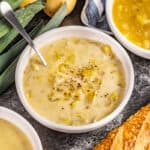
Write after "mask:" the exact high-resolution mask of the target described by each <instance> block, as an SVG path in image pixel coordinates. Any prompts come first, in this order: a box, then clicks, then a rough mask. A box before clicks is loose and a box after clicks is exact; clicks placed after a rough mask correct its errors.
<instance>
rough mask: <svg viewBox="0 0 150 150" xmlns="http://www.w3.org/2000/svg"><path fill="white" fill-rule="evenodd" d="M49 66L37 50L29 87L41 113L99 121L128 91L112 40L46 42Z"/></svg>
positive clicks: (28, 71)
mask: <svg viewBox="0 0 150 150" xmlns="http://www.w3.org/2000/svg"><path fill="white" fill-rule="evenodd" d="M41 52H42V54H43V56H44V57H45V59H46V61H47V63H48V66H47V67H44V66H43V65H42V64H41V62H40V60H39V59H38V57H37V56H36V55H34V56H32V57H31V59H30V60H29V63H28V64H27V66H26V68H25V71H24V77H23V82H24V92H25V95H26V98H27V100H28V102H29V104H30V105H31V106H32V108H33V109H34V110H35V111H36V112H37V113H39V114H40V115H41V116H43V117H45V118H47V119H48V120H51V121H54V122H56V123H60V124H65V125H72V126H78V125H84V124H89V123H93V122H95V121H98V120H100V119H102V118H103V117H105V116H106V115H108V114H109V113H111V112H112V111H113V110H114V109H115V108H116V107H117V106H118V104H119V103H120V101H121V99H122V97H123V95H124V91H125V78H124V71H123V67H122V64H121V62H120V61H119V60H118V59H117V58H116V56H115V55H114V54H113V52H112V50H111V47H110V46H109V45H106V44H103V43H100V42H96V41H91V40H88V39H80V38H64V39H60V40H57V41H55V42H53V43H49V44H47V45H45V46H44V47H42V48H41Z"/></svg>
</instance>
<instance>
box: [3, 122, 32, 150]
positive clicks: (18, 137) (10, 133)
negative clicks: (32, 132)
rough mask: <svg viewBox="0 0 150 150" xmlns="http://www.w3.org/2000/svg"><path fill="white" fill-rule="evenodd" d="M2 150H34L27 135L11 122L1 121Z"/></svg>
mask: <svg viewBox="0 0 150 150" xmlns="http://www.w3.org/2000/svg"><path fill="white" fill-rule="evenodd" d="M0 134H1V136H0V149H1V150H33V148H32V145H31V143H30V141H29V140H28V138H27V137H26V135H25V134H24V133H23V132H22V131H21V130H20V129H18V128H17V127H16V126H14V125H13V124H11V123H10V122H8V121H6V120H3V119H0Z"/></svg>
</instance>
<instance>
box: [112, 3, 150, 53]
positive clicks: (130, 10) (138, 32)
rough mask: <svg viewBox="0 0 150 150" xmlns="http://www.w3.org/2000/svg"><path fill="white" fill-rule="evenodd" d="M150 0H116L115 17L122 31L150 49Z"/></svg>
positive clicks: (133, 40)
mask: <svg viewBox="0 0 150 150" xmlns="http://www.w3.org/2000/svg"><path fill="white" fill-rule="evenodd" d="M149 6H150V0H114V6H113V18H114V22H115V24H116V26H117V28H118V29H119V30H120V32H121V33H122V34H123V35H124V36H125V37H126V38H127V39H128V40H130V41H131V42H133V43H135V44H136V45H138V46H140V47H143V48H145V49H148V50H150V7H149Z"/></svg>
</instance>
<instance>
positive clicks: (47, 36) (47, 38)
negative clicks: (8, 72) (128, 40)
mask: <svg viewBox="0 0 150 150" xmlns="http://www.w3.org/2000/svg"><path fill="white" fill-rule="evenodd" d="M65 37H78V38H86V39H91V40H95V41H98V42H102V43H106V44H110V45H111V47H112V50H113V52H114V53H115V54H116V56H117V57H118V59H119V60H120V61H121V63H122V65H123V68H124V72H125V78H126V90H125V96H124V98H123V99H122V101H121V103H120V104H119V106H118V107H117V108H116V109H115V110H114V111H113V112H112V113H111V114H110V115H108V116H106V117H105V118H103V119H101V120H100V121H98V122H95V123H91V124H88V125H82V126H66V125H62V124H57V123H55V122H52V121H49V120H47V119H45V118H44V117H43V116H40V115H39V114H38V113H37V112H35V111H34V109H33V108H32V107H31V106H30V105H29V103H28V101H27V100H26V97H25V95H24V91H23V72H24V70H25V68H26V66H27V64H28V61H29V59H30V57H31V56H32V55H33V54H34V51H31V50H30V49H31V48H30V47H29V46H27V47H26V48H25V50H24V52H23V53H22V54H21V56H20V59H19V61H18V64H17V69H16V77H15V78H16V79H15V80H16V88H17V92H18V95H19V97H20V100H21V102H22V104H23V105H24V107H25V108H26V110H27V111H28V112H29V113H30V115H31V116H32V117H33V118H35V119H36V120H37V121H39V122H40V123H41V124H43V125H44V126H46V127H48V128H51V129H53V130H56V131H61V132H66V133H83V132H88V131H92V130H95V129H97V128H99V127H102V126H104V125H105V124H107V123H108V122H110V121H111V120H112V119H114V118H115V117H116V116H117V115H118V114H119V113H120V112H121V111H122V109H123V108H124V107H125V105H126V104H127V102H128V100H129V98H130V96H131V94H132V90H133V86H134V71H133V66H132V62H131V60H130V58H129V56H128V54H127V53H126V51H125V50H124V49H123V48H122V47H121V46H120V44H118V42H116V41H115V40H114V39H113V38H111V37H110V36H108V35H106V34H105V33H102V32H100V31H98V30H95V29H92V28H87V27H82V26H68V27H61V28H58V29H54V30H51V31H49V32H46V33H44V34H43V35H41V36H39V37H38V38H36V39H35V41H34V42H35V44H36V45H37V47H41V46H44V45H45V44H48V43H50V42H53V41H55V40H57V39H61V38H65Z"/></svg>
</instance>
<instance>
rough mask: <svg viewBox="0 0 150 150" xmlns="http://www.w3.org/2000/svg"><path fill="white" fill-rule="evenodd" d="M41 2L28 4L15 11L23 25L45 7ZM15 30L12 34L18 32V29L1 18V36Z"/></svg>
mask: <svg viewBox="0 0 150 150" xmlns="http://www.w3.org/2000/svg"><path fill="white" fill-rule="evenodd" d="M43 7H44V6H43V5H42V3H41V2H36V3H33V4H31V5H28V6H27V7H25V8H21V9H19V10H17V11H16V12H15V15H16V17H17V18H18V20H19V21H20V23H21V24H22V25H23V26H26V25H27V24H28V22H29V21H30V20H31V19H32V18H33V17H34V16H35V14H36V13H37V12H39V11H40V10H41V9H43ZM12 30H13V31H14V32H13V33H12V34H16V33H17V32H16V30H15V29H13V28H12V26H11V25H10V24H9V23H8V22H7V21H6V20H5V19H4V18H3V19H1V20H0V38H3V37H4V38H5V35H6V36H7V34H10V32H11V31H12Z"/></svg>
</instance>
